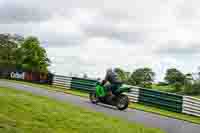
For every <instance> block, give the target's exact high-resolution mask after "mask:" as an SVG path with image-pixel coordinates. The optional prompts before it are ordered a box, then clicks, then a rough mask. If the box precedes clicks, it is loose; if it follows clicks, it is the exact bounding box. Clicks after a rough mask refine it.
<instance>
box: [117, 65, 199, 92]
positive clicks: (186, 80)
mask: <svg viewBox="0 0 200 133" xmlns="http://www.w3.org/2000/svg"><path fill="white" fill-rule="evenodd" d="M117 73H118V75H119V77H120V78H121V80H122V81H123V82H124V83H126V84H129V85H134V86H140V87H145V88H153V87H154V86H160V87H163V88H164V87H166V86H168V87H171V88H173V89H172V90H171V92H175V93H180V94H191V95H192V94H200V81H199V80H195V79H193V77H192V74H191V73H187V74H184V73H182V72H181V71H180V70H178V69H176V68H169V69H167V71H166V74H165V77H164V82H159V83H154V80H155V76H156V74H155V72H153V70H152V69H151V68H138V69H136V70H135V71H133V72H132V73H131V72H127V71H124V70H123V69H120V68H117ZM162 90H163V91H165V89H162ZM166 91H167V90H166Z"/></svg>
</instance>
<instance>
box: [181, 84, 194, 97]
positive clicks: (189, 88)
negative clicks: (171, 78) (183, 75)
mask: <svg viewBox="0 0 200 133" xmlns="http://www.w3.org/2000/svg"><path fill="white" fill-rule="evenodd" d="M193 91H194V84H192V83H191V82H186V83H185V85H184V89H183V93H184V94H192V93H193Z"/></svg>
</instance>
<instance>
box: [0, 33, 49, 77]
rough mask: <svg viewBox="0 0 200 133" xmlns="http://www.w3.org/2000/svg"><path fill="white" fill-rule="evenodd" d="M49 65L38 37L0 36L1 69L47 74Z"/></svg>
mask: <svg viewBox="0 0 200 133" xmlns="http://www.w3.org/2000/svg"><path fill="white" fill-rule="evenodd" d="M49 65H50V60H49V58H48V57H47V53H46V50H45V49H44V48H43V47H41V45H40V42H39V40H38V38H37V37H33V36H29V37H23V36H20V35H16V34H0V69H11V70H19V71H28V72H44V73H46V72H48V66H49Z"/></svg>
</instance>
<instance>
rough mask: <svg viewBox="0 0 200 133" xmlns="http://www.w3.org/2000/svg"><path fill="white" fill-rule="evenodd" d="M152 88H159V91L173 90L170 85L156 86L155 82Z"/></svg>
mask: <svg viewBox="0 0 200 133" xmlns="http://www.w3.org/2000/svg"><path fill="white" fill-rule="evenodd" d="M152 89H154V90H159V91H165V92H173V91H174V88H172V87H171V86H169V85H168V86H158V85H156V84H153V85H152Z"/></svg>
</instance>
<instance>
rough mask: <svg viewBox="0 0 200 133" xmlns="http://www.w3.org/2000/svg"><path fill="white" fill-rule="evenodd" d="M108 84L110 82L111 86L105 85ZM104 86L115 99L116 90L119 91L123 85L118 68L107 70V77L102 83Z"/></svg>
mask: <svg viewBox="0 0 200 133" xmlns="http://www.w3.org/2000/svg"><path fill="white" fill-rule="evenodd" d="M107 82H109V84H107V85H105V84H106V83H107ZM102 85H104V86H105V87H106V89H107V90H108V95H109V96H111V97H113V96H114V94H113V93H114V92H115V90H117V89H118V88H119V87H120V86H121V85H122V80H121V79H120V77H119V75H118V73H117V69H116V68H114V69H112V68H109V69H107V71H106V76H105V78H104V80H103V81H102Z"/></svg>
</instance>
